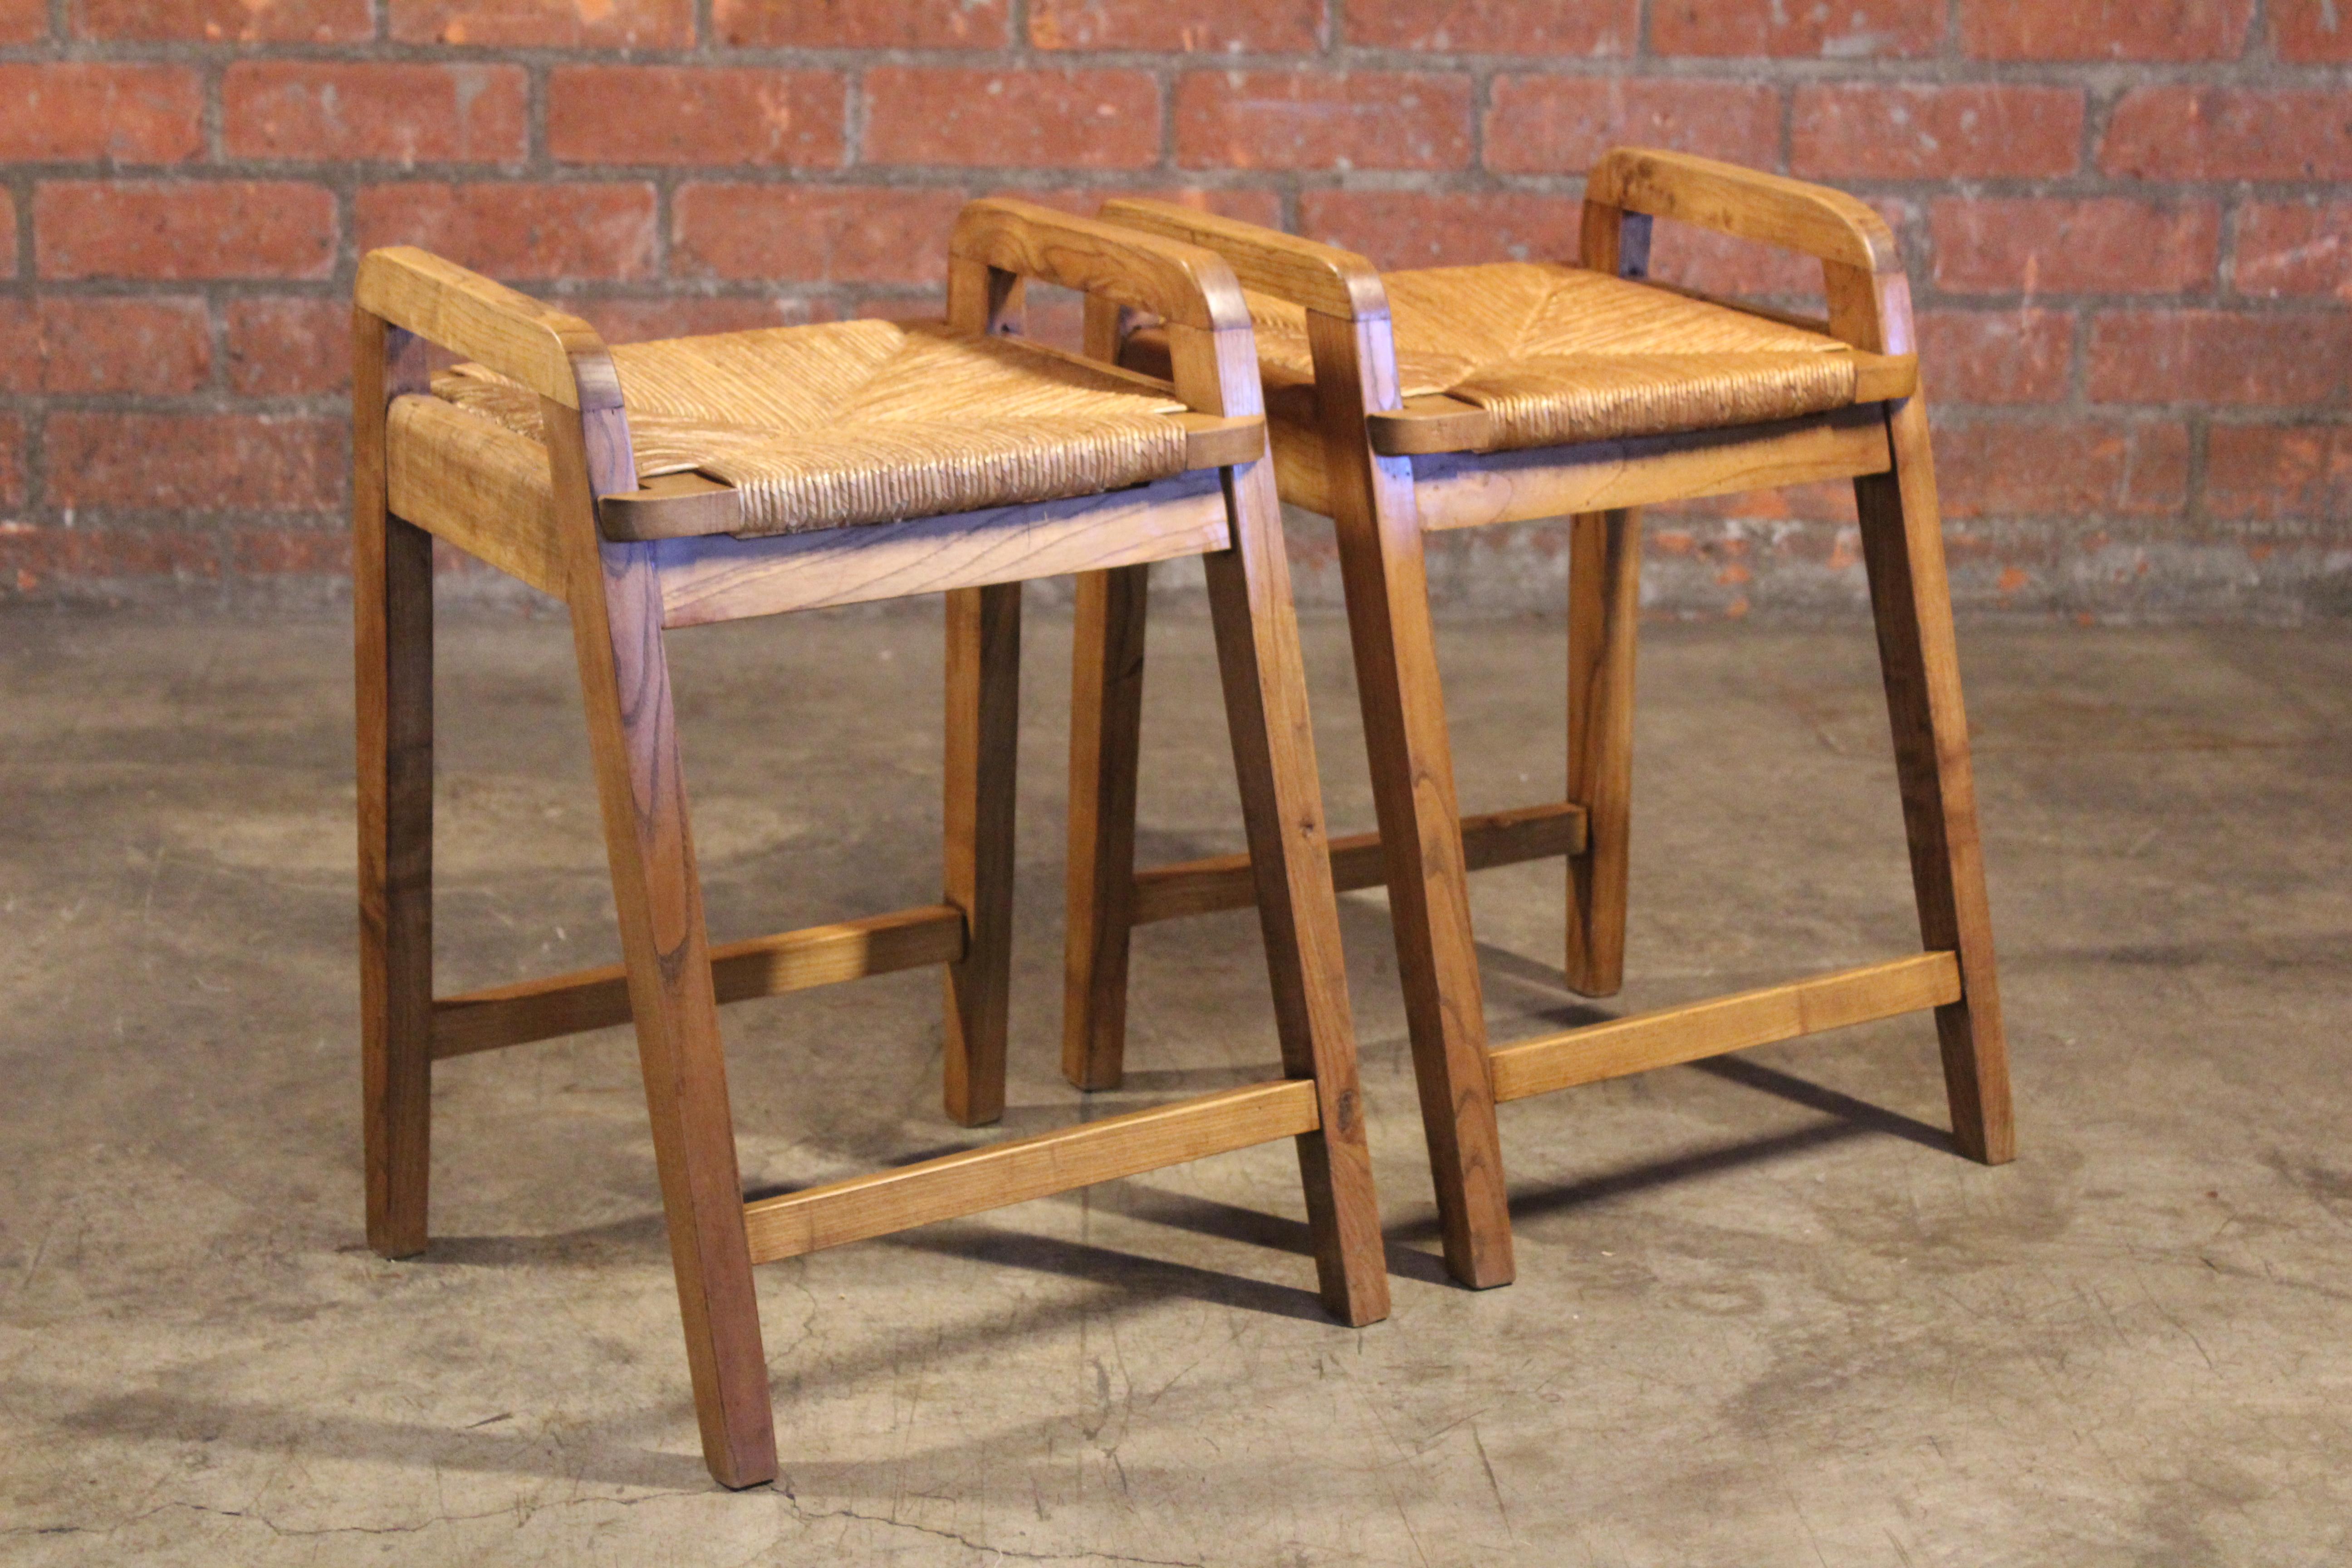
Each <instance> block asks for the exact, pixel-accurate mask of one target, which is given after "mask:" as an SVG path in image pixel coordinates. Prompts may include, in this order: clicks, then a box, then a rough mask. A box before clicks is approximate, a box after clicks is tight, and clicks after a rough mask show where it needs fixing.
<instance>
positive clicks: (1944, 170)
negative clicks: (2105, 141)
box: [1789, 85, 2083, 180]
mask: <svg viewBox="0 0 2352 1568" xmlns="http://www.w3.org/2000/svg"><path fill="white" fill-rule="evenodd" d="M2082 140H2083V95H2082V94H2081V93H2080V92H2078V91H2076V90H2075V89H2072V88H2055V87H1995V86H1990V85H1984V86H1969V87H1865V86H1823V87H1801V88H1799V89H1797V102H1796V129H1795V135H1794V139H1793V142H1792V144H1791V146H1790V155H1789V163H1790V169H1791V170H1793V171H1794V172H1795V173H1796V174H1800V175H1803V176H1809V177H1831V178H1835V177H1838V176H1848V177H1861V178H1865V179H1868V178H1876V179H1895V180H1916V179H1996V178H2000V177H2002V176H2010V177H2016V178H2032V177H2036V176H2046V175H2052V174H2072V173H2074V169H2075V167H2076V165H2077V164H2078V163H2080V162H2081V155H2080V150H2081V145H2082Z"/></svg>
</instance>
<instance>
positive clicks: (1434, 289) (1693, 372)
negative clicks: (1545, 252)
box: [1250, 261, 1854, 448]
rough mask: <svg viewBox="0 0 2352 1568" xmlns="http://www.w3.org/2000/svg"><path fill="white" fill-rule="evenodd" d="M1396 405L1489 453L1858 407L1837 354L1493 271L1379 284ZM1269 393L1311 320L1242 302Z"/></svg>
mask: <svg viewBox="0 0 2352 1568" xmlns="http://www.w3.org/2000/svg"><path fill="white" fill-rule="evenodd" d="M1382 281H1383V282H1385V283H1386V284H1387V286H1388V295H1389V312H1390V317H1391V321H1392V323H1393V326H1394V330H1395V334H1396V351H1397V379H1398V381H1399V382H1400V384H1401V390H1402V395H1404V396H1407V397H1417V396H1422V395H1427V394H1431V393H1445V394H1448V395H1452V396H1454V397H1458V398H1461V399H1462V400H1463V401H1464V402H1465V403H1473V404H1476V405H1478V406H1479V407H1481V408H1484V409H1486V411H1487V412H1488V413H1489V414H1490V415H1492V416H1494V421H1495V425H1496V432H1497V434H1496V441H1495V445H1496V447H1504V448H1507V447H1552V446H1564V445H1569V444H1572V443H1575V442H1579V441H1602V440H1609V439H1612V438H1614V437H1624V436H1657V435H1664V434H1667V433H1668V432H1671V431H1676V430H1703V429H1708V428H1712V427H1715V426H1724V425H1747V424H1755V423H1759V422H1761V421H1764V420H1769V419H1789V418H1793V417H1795V416H1798V415H1801V414H1818V413H1821V412H1822V411H1823V410H1825V409H1831V408H1843V407H1844V406H1845V405H1848V404H1850V403H1852V402H1853V390H1854V370H1853V360H1852V359H1851V358H1850V357H1849V355H1848V353H1847V350H1846V345H1845V344H1844V343H1842V342H1839V341H1838V340H1837V339H1835V338H1832V337H1826V336H1824V335H1822V333H1819V332H1810V331H1805V330H1804V329H1803V328H1801V327H1790V326H1784V325H1782V324H1781V323H1780V322H1778V321H1767V320H1765V319H1764V318H1762V317H1760V316H1751V315H1748V314H1747V313H1746V312H1744V311H1740V310H1730V309H1728V308H1727V307H1725V306H1721V305H1716V304H1710V303H1708V302H1707V301H1706V300H1692V299H1687V298H1685V297H1684V296H1683V295H1680V294H1675V293H1673V292H1671V291H1669V290H1667V289H1657V288H1650V287H1646V286H1644V285H1643V284H1639V283H1630V282H1627V281H1625V280H1624V279H1617V278H1611V277H1607V276H1605V275H1603V274H1601V273H1598V272H1590V271H1587V270H1585V269H1583V268H1576V267H1561V266H1557V265H1553V264H1550V263H1542V262H1517V261H1511V262H1497V263H1495V264H1492V265H1488V266H1483V267H1444V268H1430V269H1428V270H1424V271H1418V272H1391V273H1387V274H1384V275H1383V278H1382ZM1250 313H1251V314H1252V316H1253V317H1255V321H1256V326H1257V352H1258V361H1259V363H1260V365H1261V366H1262V367H1263V368H1264V369H1265V374H1266V379H1267V381H1268V383H1269V384H1277V383H1286V384H1300V385H1303V384H1307V383H1308V382H1310V381H1312V380H1313V379H1314V360H1313V356H1312V354H1311V353H1310V352H1309V350H1308V347H1307V312H1306V311H1305V310H1304V309H1302V308H1301V307H1299V306H1297V305H1294V304H1291V303H1289V302H1287V301H1286V300H1274V299H1269V298H1266V297H1265V296H1261V295H1255V294H1253V295H1251V296H1250Z"/></svg>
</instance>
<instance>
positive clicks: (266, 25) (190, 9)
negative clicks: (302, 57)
mask: <svg viewBox="0 0 2352 1568" xmlns="http://www.w3.org/2000/svg"><path fill="white" fill-rule="evenodd" d="M67 27H68V31H69V32H70V33H71V34H72V35H73V36H74V37H77V38H100V39H104V40H107V41H109V42H115V43H149V44H164V43H205V44H344V43H364V42H366V41H367V40H368V39H370V38H372V37H374V36H375V18H374V17H373V16H372V15H370V13H369V9H368V0H273V3H272V4H269V5H251V4H248V3H247V0H74V4H73V7H72V12H71V16H70V19H69V20H68V24H67Z"/></svg>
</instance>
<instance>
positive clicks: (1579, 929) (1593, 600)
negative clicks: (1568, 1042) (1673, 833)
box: [1567, 509, 1642, 996]
mask: <svg viewBox="0 0 2352 1568" xmlns="http://www.w3.org/2000/svg"><path fill="white" fill-rule="evenodd" d="M1569 529H1570V532H1569V557H1568V560H1569V567H1568V798H1569V799H1570V801H1572V802H1574V803H1575V804H1577V805H1580V806H1582V807H1584V813H1585V817H1584V821H1585V837H1584V849H1583V851H1582V852H1581V853H1579V854H1571V855H1570V856H1569V858H1568V963H1567V978H1568V988H1569V989H1570V990H1571V991H1574V992H1576V993H1578V994H1580V995H1585V996H1613V995H1615V994H1617V992H1618V991H1619V989H1620V988H1622V986H1623V984H1624V983H1625V891H1626V872H1627V866H1628V859H1627V848H1628V846H1629V844H1630V841H1631V837H1632V832H1633V643H1634V624H1635V621H1636V619H1637V617H1638V616H1639V614H1640V611H1641V605H1642V514H1641V513H1640V512H1639V511H1636V510H1631V509H1628V510H1622V511H1598V512H1587V513H1584V514H1583V515H1581V516H1579V517H1577V518H1575V519H1574V520H1572V521H1570V524H1569Z"/></svg>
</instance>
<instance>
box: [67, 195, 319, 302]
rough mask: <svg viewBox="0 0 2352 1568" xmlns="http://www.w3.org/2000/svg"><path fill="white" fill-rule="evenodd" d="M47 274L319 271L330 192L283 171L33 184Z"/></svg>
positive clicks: (280, 274) (283, 274)
mask: <svg viewBox="0 0 2352 1568" xmlns="http://www.w3.org/2000/svg"><path fill="white" fill-rule="evenodd" d="M33 232H34V259H35V264H36V265H37V268H38V269H39V272H40V275H41V276H42V277H44V278H324V277H326V276H328V275H329V274H330V273H331V272H332V271H333V270H334V266H335V198H334V194H333V193H332V192H331V191H329V190H327V189H326V187H324V186H322V185H311V184H299V183H297V182H294V181H287V180H218V181H194V180H189V181H173V182H170V183H164V182H160V181H152V180H106V181H79V180H69V181H56V182H51V183H47V184H42V185H41V186H40V187H39V188H38V189H37V190H36V191H35V192H34V193H33Z"/></svg>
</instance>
